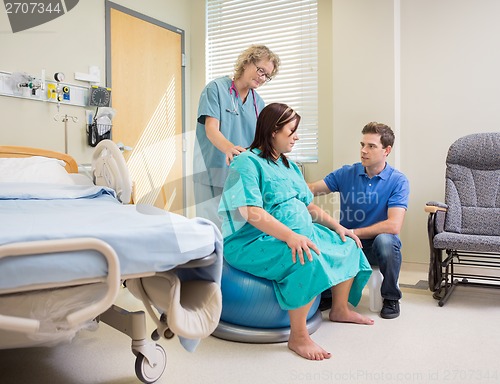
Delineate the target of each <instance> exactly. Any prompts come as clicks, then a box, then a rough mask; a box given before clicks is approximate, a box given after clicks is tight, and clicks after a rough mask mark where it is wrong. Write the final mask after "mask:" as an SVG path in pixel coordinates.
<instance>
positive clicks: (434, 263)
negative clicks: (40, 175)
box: [425, 132, 500, 306]
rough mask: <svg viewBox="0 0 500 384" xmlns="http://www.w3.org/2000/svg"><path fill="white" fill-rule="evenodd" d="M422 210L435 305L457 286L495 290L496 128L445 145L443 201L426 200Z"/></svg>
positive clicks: (499, 240) (499, 183)
mask: <svg viewBox="0 0 500 384" xmlns="http://www.w3.org/2000/svg"><path fill="white" fill-rule="evenodd" d="M425 211H426V212H428V213H429V217H428V225H427V229H428V236H429V247H430V264H429V288H430V290H431V291H432V292H434V295H433V296H434V298H435V299H437V300H439V306H443V305H444V304H445V303H446V301H447V300H448V299H449V297H450V295H451V293H452V292H453V290H454V289H455V287H456V286H457V285H459V284H474V285H486V286H493V287H497V288H500V132H492V133H476V134H471V135H468V136H464V137H462V138H460V139H458V140H456V141H455V142H454V143H453V144H452V145H451V146H450V148H449V150H448V155H447V158H446V185H445V203H441V202H435V201H430V202H428V203H427V204H426V206H425ZM443 251H445V253H446V255H443Z"/></svg>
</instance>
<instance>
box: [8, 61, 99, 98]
mask: <svg viewBox="0 0 500 384" xmlns="http://www.w3.org/2000/svg"><path fill="white" fill-rule="evenodd" d="M76 74H77V73H75V80H80V78H77V77H76ZM61 75H62V76H61ZM79 75H80V76H83V74H79ZM49 77H50V78H46V76H45V70H43V69H42V70H41V71H40V74H32V73H26V72H6V71H2V70H0V96H8V97H16V98H22V99H28V100H36V101H46V102H51V103H58V104H59V105H60V104H67V105H75V106H80V107H87V106H88V105H89V97H90V89H91V88H90V86H89V85H87V86H84V85H79V84H72V83H67V82H65V80H64V74H63V73H62V72H56V73H55V74H54V75H53V76H49ZM99 80H100V77H99V76H97V75H96V76H92V77H91V78H90V80H88V81H96V82H97V83H98V82H99ZM81 81H87V80H83V79H82V80H81Z"/></svg>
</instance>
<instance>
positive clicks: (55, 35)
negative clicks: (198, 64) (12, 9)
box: [0, 0, 192, 163]
mask: <svg viewBox="0 0 500 384" xmlns="http://www.w3.org/2000/svg"><path fill="white" fill-rule="evenodd" d="M114 3H115V4H119V5H122V6H124V7H127V8H129V9H131V10H134V11H136V12H139V13H141V14H144V15H146V16H149V17H152V18H155V19H157V20H159V21H161V22H164V23H167V24H170V25H172V26H175V27H177V28H180V29H182V30H184V31H185V32H186V34H185V44H186V47H187V49H186V71H185V72H186V78H185V85H186V89H187V90H188V91H187V92H188V93H189V87H190V84H191V79H190V73H191V70H190V65H189V63H190V54H189V53H190V49H189V46H190V40H191V34H190V33H189V30H190V23H191V13H192V6H191V4H190V1H177V0H151V1H149V0H148V1H134V0H117V1H114ZM2 8H3V5H2ZM94 65H95V66H98V67H99V69H100V72H101V85H105V84H106V77H105V75H106V74H105V71H106V52H105V2H104V0H81V1H79V2H78V4H77V6H76V7H75V8H74V9H73V10H71V11H69V12H68V13H67V14H65V15H63V16H61V17H59V18H57V19H55V20H52V21H50V22H48V23H45V24H42V25H39V26H37V27H34V28H31V29H28V30H25V31H21V32H17V33H12V30H11V28H10V25H9V21H8V18H7V14H6V12H5V10H4V9H2V10H0V70H1V71H7V72H27V73H29V74H33V75H39V74H40V71H41V70H42V69H45V71H46V77H47V79H52V76H53V74H54V73H55V72H63V73H64V74H65V76H66V78H65V82H67V83H71V84H76V85H81V86H86V87H88V86H89V83H88V82H81V81H77V80H75V78H74V77H75V76H74V74H75V72H81V73H88V71H89V66H94ZM86 109H89V110H92V111H95V107H87V108H85V107H80V106H72V105H61V107H60V110H59V112H58V111H57V105H56V104H55V103H48V102H40V101H33V100H27V99H21V98H14V97H5V96H0V143H2V144H4V145H26V146H37V147H42V148H46V149H52V150H56V151H61V152H63V151H64V149H65V145H64V123H63V122H61V121H60V118H61V116H63V115H69V116H75V117H77V118H78V122H77V123H74V122H73V121H71V120H70V121H69V122H68V152H69V153H70V154H71V155H72V156H74V157H75V158H76V160H77V161H78V162H79V163H88V162H90V159H91V155H92V148H91V147H89V146H88V145H87V143H86V136H85V130H86V126H85V123H86V119H85V110H86ZM189 109H190V99H189V98H186V110H189ZM116 113H119V111H116ZM55 117H56V118H57V117H58V119H57V120H55V119H54V118H55ZM188 124H189V123H188Z"/></svg>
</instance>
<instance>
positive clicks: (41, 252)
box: [0, 140, 222, 383]
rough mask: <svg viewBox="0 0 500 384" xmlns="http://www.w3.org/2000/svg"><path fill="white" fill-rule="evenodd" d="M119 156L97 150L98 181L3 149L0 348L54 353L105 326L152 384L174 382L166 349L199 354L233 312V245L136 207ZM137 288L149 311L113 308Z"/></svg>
mask: <svg viewBox="0 0 500 384" xmlns="http://www.w3.org/2000/svg"><path fill="white" fill-rule="evenodd" d="M131 201H133V196H132V183H131V181H130V177H129V175H128V171H127V167H126V163H125V161H124V159H123V156H122V154H121V153H120V151H119V149H118V148H117V146H116V145H115V144H114V143H113V142H112V141H110V140H104V141H102V142H100V143H99V145H98V146H97V147H96V148H95V152H94V155H93V159H92V166H91V172H90V178H89V177H86V176H84V175H83V174H82V173H78V166H77V164H76V162H75V160H74V159H73V158H72V157H70V156H69V155H66V154H61V153H58V152H53V151H45V150H40V149H32V148H26V147H9V146H0V217H1V220H0V349H12V348H23V347H33V346H53V345H57V344H59V343H62V342H69V341H70V340H71V339H72V338H73V337H74V336H75V335H76V334H77V333H78V332H79V331H80V330H82V329H86V328H95V327H96V326H98V324H99V322H101V321H102V322H104V323H107V324H109V325H110V326H112V327H113V328H115V329H117V330H119V331H121V332H123V333H125V334H127V335H128V336H130V337H131V339H132V352H133V353H134V354H135V355H136V361H135V371H136V374H137V376H138V378H139V379H140V380H141V381H142V382H145V383H152V382H154V381H156V380H158V378H159V377H160V376H161V375H162V374H163V372H164V369H165V367H166V353H165V350H164V349H163V347H162V346H161V345H159V344H157V343H155V341H157V340H158V339H159V338H160V337H164V338H168V339H170V338H172V337H173V336H174V335H177V336H178V338H179V341H180V342H181V344H182V345H183V346H184V348H186V349H187V350H189V351H194V349H195V348H196V346H197V345H198V343H199V342H200V340H201V339H203V338H205V337H207V336H209V335H210V334H211V333H212V332H213V331H214V330H215V328H216V327H217V324H218V322H219V318H220V314H221V310H222V297H221V291H220V281H221V273H222V238H221V235H220V232H219V230H218V229H217V228H216V227H215V225H214V224H213V223H211V222H210V221H208V220H205V219H201V218H194V219H188V218H186V217H184V216H181V215H177V214H173V213H169V212H166V211H164V210H160V209H158V208H155V207H151V206H141V205H135V204H130V202H131ZM124 286H125V287H126V289H128V290H129V291H130V292H131V293H132V294H133V295H134V296H135V297H137V298H139V299H140V300H141V301H142V302H143V304H144V307H145V310H146V312H148V314H149V315H150V316H151V318H152V319H153V320H154V322H155V324H156V326H157V329H156V330H155V331H154V332H153V334H152V335H151V338H149V336H148V335H147V334H146V322H145V320H146V319H145V312H144V311H138V312H128V311H126V310H125V309H123V308H120V307H118V306H116V305H114V303H115V300H116V298H117V295H118V292H119V290H120V289H124V288H123V287H124Z"/></svg>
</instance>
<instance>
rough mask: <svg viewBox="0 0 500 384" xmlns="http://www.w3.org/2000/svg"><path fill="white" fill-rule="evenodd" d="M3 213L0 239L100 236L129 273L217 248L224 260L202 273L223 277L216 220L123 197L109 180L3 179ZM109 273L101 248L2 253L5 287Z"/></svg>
mask: <svg viewBox="0 0 500 384" xmlns="http://www.w3.org/2000/svg"><path fill="white" fill-rule="evenodd" d="M0 217H1V220H0V245H2V244H10V243H15V242H24V241H34V240H49V239H68V238H81V237H95V238H98V239H101V240H103V241H105V242H107V243H108V244H109V245H111V247H112V248H113V249H114V250H115V252H116V253H117V255H118V257H119V260H120V271H121V275H122V276H127V275H141V274H147V273H154V272H160V271H168V270H170V269H173V268H175V267H176V266H178V265H180V264H184V263H186V262H188V261H191V260H194V259H199V258H203V257H205V256H208V255H211V254H212V253H214V252H215V253H217V254H218V255H219V256H220V257H219V258H218V260H219V261H218V262H217V263H215V264H214V265H213V266H211V267H207V268H208V269H206V270H205V271H204V272H203V273H204V274H205V276H201V278H205V279H207V280H213V281H215V282H217V283H220V273H221V264H220V263H221V260H222V238H221V235H220V232H219V230H218V229H217V227H216V226H215V225H214V224H213V223H212V222H210V221H208V220H205V219H202V218H193V219H188V218H186V217H184V216H181V215H177V214H173V213H169V212H166V211H164V210H160V209H158V208H155V207H151V206H141V205H122V204H120V203H119V202H118V201H117V200H116V198H115V195H114V191H113V190H111V189H108V188H105V187H97V186H81V185H56V186H54V185H50V184H42V183H36V184H35V183H33V184H28V183H0ZM105 275H106V263H105V261H104V260H103V259H102V257H101V256H100V255H99V254H98V253H97V252H95V251H89V252H72V253H60V254H55V253H54V254H47V255H43V256H41V255H30V256H23V257H8V258H5V259H3V260H0V290H4V289H15V288H17V287H21V286H26V285H33V284H35V285H37V284H46V283H63V282H68V281H74V280H79V279H91V278H95V277H101V276H102V277H104V276H105ZM197 278H200V276H197Z"/></svg>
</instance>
